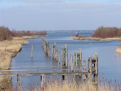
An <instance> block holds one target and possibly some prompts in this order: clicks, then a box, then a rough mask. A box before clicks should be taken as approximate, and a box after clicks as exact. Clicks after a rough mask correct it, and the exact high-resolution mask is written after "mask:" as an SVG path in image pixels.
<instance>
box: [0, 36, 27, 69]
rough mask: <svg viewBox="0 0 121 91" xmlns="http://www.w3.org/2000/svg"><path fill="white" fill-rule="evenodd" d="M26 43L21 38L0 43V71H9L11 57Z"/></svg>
mask: <svg viewBox="0 0 121 91" xmlns="http://www.w3.org/2000/svg"><path fill="white" fill-rule="evenodd" d="M26 43H27V41H26V40H25V39H24V38H22V37H14V38H13V39H12V40H5V41H0V69H9V68H10V63H11V60H12V58H13V57H15V56H16V55H17V53H18V52H19V51H20V50H21V49H22V45H23V44H26Z"/></svg>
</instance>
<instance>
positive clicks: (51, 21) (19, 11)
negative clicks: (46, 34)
mask: <svg viewBox="0 0 121 91" xmlns="http://www.w3.org/2000/svg"><path fill="white" fill-rule="evenodd" d="M120 16H121V0H0V26H7V27H9V28H11V29H17V30H22V29H30V30H73V29H75V30H94V29H96V28H97V27H99V26H115V27H121V23H120V22H121V18H120Z"/></svg>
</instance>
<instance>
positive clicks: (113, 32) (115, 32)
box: [93, 27, 121, 38]
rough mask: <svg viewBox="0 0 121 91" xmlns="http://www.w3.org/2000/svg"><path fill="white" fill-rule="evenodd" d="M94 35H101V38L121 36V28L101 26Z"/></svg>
mask: <svg viewBox="0 0 121 91" xmlns="http://www.w3.org/2000/svg"><path fill="white" fill-rule="evenodd" d="M93 37H99V38H112V37H121V28H116V27H100V28H98V29H97V30H96V31H95V33H94V34H93Z"/></svg>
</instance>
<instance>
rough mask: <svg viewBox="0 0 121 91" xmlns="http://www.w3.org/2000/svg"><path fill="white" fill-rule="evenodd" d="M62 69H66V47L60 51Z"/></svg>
mask: <svg viewBox="0 0 121 91" xmlns="http://www.w3.org/2000/svg"><path fill="white" fill-rule="evenodd" d="M62 67H63V68H67V67H68V49H67V45H65V47H64V48H63V49H62Z"/></svg>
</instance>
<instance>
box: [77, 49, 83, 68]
mask: <svg viewBox="0 0 121 91" xmlns="http://www.w3.org/2000/svg"><path fill="white" fill-rule="evenodd" d="M76 56H77V57H76V58H77V67H78V68H79V70H81V67H82V51H81V49H80V51H79V52H78V53H77V55H76Z"/></svg>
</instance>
